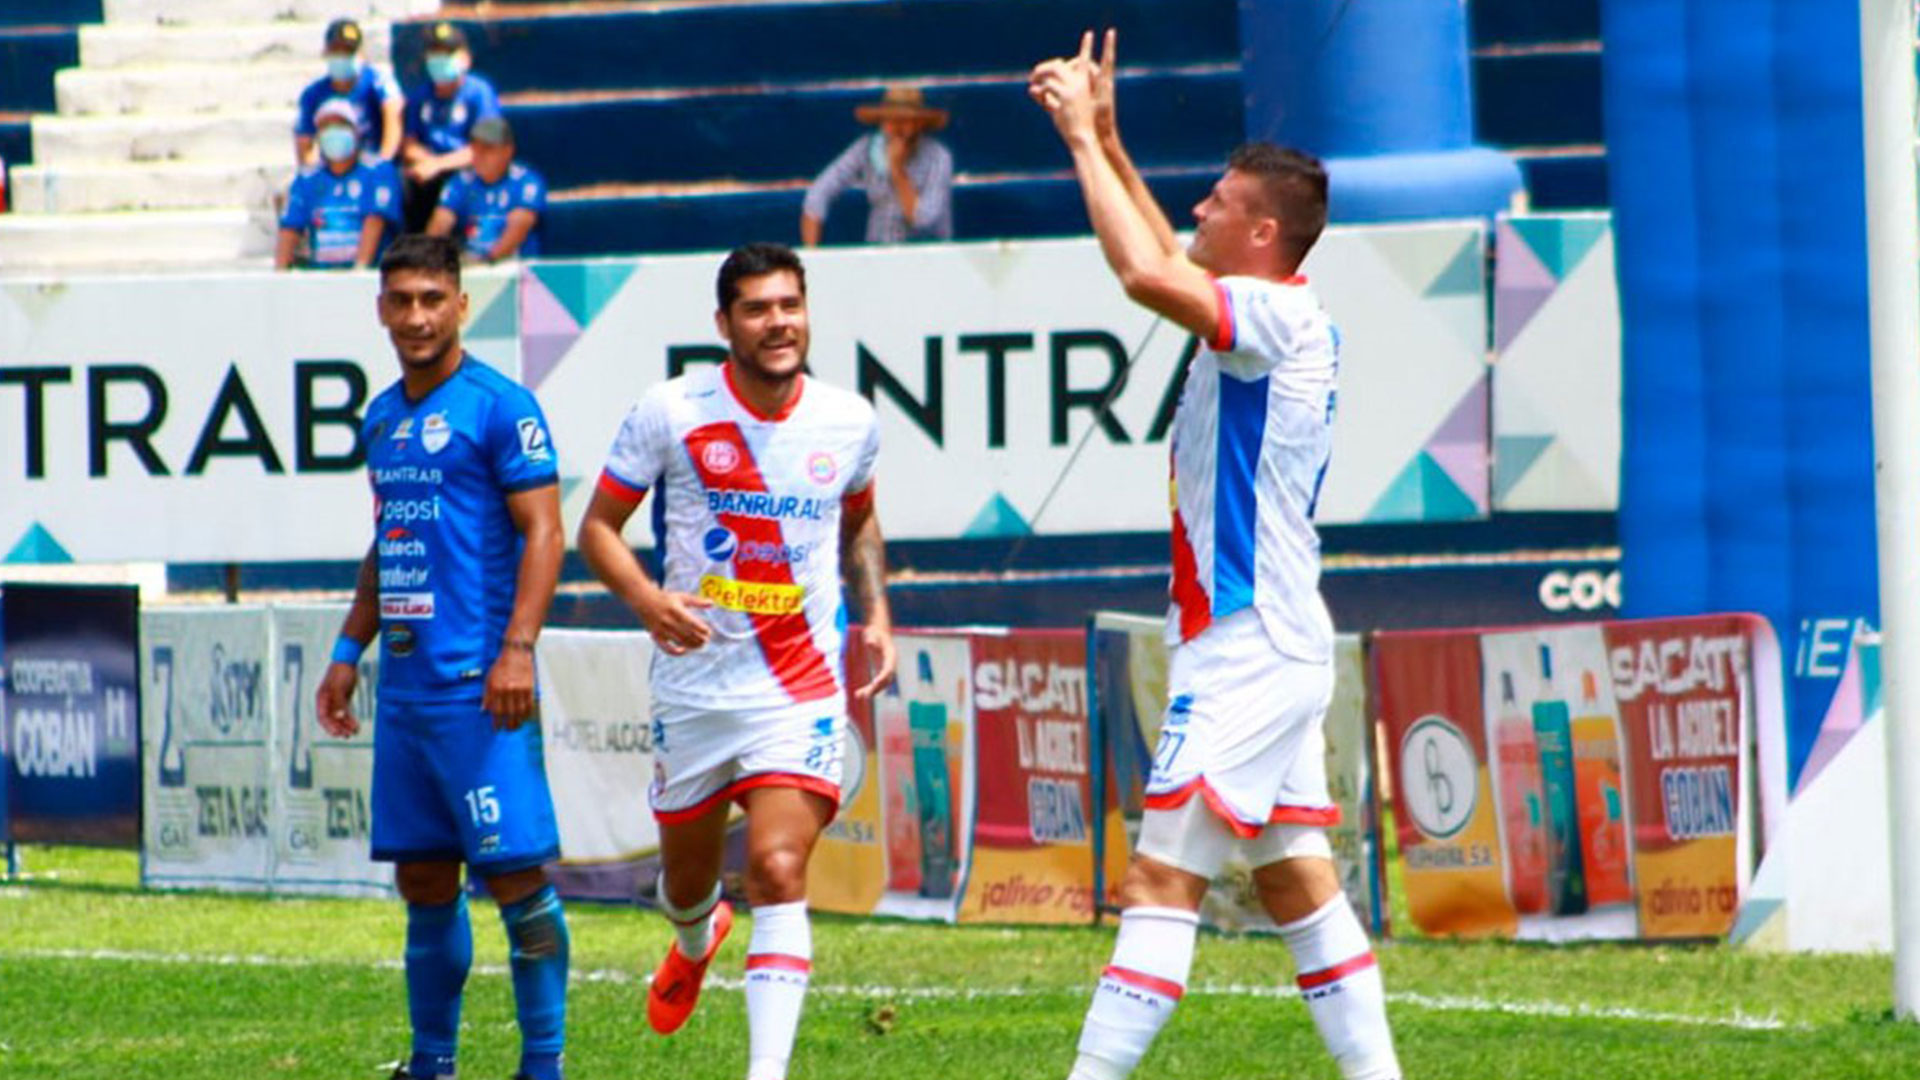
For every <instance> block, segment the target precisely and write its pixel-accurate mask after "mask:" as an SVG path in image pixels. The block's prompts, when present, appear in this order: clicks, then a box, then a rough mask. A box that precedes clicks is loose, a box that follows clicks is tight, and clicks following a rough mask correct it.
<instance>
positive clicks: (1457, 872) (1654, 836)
mask: <svg viewBox="0 0 1920 1080" xmlns="http://www.w3.org/2000/svg"><path fill="white" fill-rule="evenodd" d="M1770 634H1771V632H1770V630H1769V629H1768V628H1767V626H1766V624H1765V623H1764V622H1763V621H1762V620H1759V619H1758V618H1756V617H1753V616H1741V615H1722V616H1703V617H1698V618H1687V619H1656V620H1642V621H1631V622H1609V623H1591V624H1583V625H1576V626H1563V627H1554V628H1532V629H1521V630H1497V631H1496V630H1463V631H1447V632H1435V633H1382V634H1379V635H1377V636H1376V637H1375V639H1374V660H1375V679H1376V683H1375V689H1376V693H1377V695H1378V696H1377V699H1376V700H1377V702H1378V704H1379V706H1380V713H1381V715H1382V718H1383V720H1384V722H1385V723H1386V725H1387V731H1388V740H1387V742H1388V747H1389V750H1390V752H1391V754H1392V758H1393V760H1392V768H1393V770H1394V776H1395V778H1396V794H1397V796H1398V800H1397V802H1398V809H1399V810H1400V811H1401V813H1400V814H1399V815H1398V821H1399V823H1400V842H1401V852H1402V858H1403V859H1404V860H1405V866H1406V871H1407V873H1406V879H1405V880H1406V888H1407V894H1408V905H1409V910H1410V913H1411V914H1412V916H1413V918H1414V921H1415V922H1416V923H1417V924H1419V925H1420V927H1421V928H1422V929H1423V930H1426V931H1428V932H1430V933H1443V934H1485V933H1495V934H1512V935H1513V936H1516V937H1519V938H1523V939H1538V940H1573V939H1581V938H1688V937H1715V936H1721V935H1725V934H1727V933H1729V932H1730V931H1731V930H1732V928H1733V920H1734V916H1735V914H1736V913H1737V911H1738V908H1739V901H1740V897H1741V895H1742V893H1743V890H1744V888H1745V885H1746V882H1747V880H1748V877H1749V872H1750V867H1749V866H1748V862H1749V852H1748V847H1749V845H1747V844H1745V843H1744V842H1743V840H1742V837H1743V836H1744V834H1745V832H1746V831H1747V824H1746V822H1747V821H1748V819H1749V816H1750V813H1751V811H1750V808H1749V807H1748V805H1747V799H1746V797H1745V787H1746V781H1745V779H1744V777H1745V776H1746V775H1747V774H1746V771H1745V770H1746V769H1747V768H1748V767H1749V765H1748V759H1749V758H1750V756H1751V755H1750V753H1749V749H1750V747H1751V746H1752V739H1751V736H1750V733H1751V732H1752V731H1753V730H1755V725H1756V723H1757V722H1759V719H1758V718H1762V717H1764V716H1766V715H1773V716H1778V715H1779V710H1780V709H1781V708H1782V705H1781V703H1780V702H1779V701H1778V700H1777V695H1774V696H1773V697H1772V698H1771V699H1770V698H1767V697H1763V696H1762V694H1761V693H1760V691H1759V689H1758V687H1759V686H1762V685H1765V684H1766V681H1765V680H1759V681H1756V680H1755V679H1754V677H1753V676H1754V672H1753V668H1752V665H1753V660H1752V657H1754V656H1755V655H1756V653H1757V651H1758V650H1759V649H1760V643H1761V642H1763V641H1764V640H1767V639H1769V638H1770ZM1465 688H1471V690H1472V692H1473V693H1474V694H1476V695H1477V697H1478V700H1476V701H1467V700H1463V689H1465ZM1769 710H1771V712H1769ZM1476 733H1477V737H1476ZM1479 776H1484V777H1486V778H1487V783H1486V791H1487V792H1488V795H1489V797H1490V803H1491V805H1490V806H1489V807H1487V808H1486V810H1485V811H1484V815H1483V811H1482V809H1481V808H1480V807H1478V806H1467V808H1465V809H1461V806H1462V805H1463V804H1462V801H1461V800H1460V799H1459V798H1457V792H1458V791H1460V790H1462V789H1465V788H1467V787H1470V786H1471V785H1470V783H1469V777H1479ZM1483 822H1485V823H1488V824H1491V826H1492V831H1493V834H1494V835H1493V838H1492V843H1491V851H1486V850H1483V848H1484V847H1485V846H1487V845H1486V841H1485V839H1484V837H1485V832H1486V829H1485V828H1484V827H1483V824H1482V823H1483ZM1462 838H1472V839H1464V840H1463V839H1462ZM1490 869H1492V870H1497V877H1498V885H1499V888H1498V890H1497V891H1495V890H1493V889H1490V888H1489V887H1488V875H1489V872H1490Z"/></svg>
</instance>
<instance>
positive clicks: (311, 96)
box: [293, 19, 406, 165]
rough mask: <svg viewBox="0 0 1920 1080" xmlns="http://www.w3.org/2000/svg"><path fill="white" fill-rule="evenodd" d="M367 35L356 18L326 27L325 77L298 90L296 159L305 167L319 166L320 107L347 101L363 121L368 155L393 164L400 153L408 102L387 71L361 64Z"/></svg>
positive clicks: (361, 134)
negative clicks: (298, 109) (401, 130)
mask: <svg viewBox="0 0 1920 1080" xmlns="http://www.w3.org/2000/svg"><path fill="white" fill-rule="evenodd" d="M364 38H365V35H364V34H362V33H361V31H360V24H359V23H357V22H354V21H353V20H352V19H335V20H333V22H331V23H329V24H327V36H326V42H325V44H324V46H323V47H322V50H321V55H322V56H323V57H325V58H326V62H327V73H326V74H325V75H323V76H321V77H320V78H318V79H315V80H314V81H313V82H312V83H311V84H310V85H308V87H307V88H306V89H305V90H303V91H301V92H300V111H299V113H298V114H297V115H296V116H295V118H294V122H293V154H294V160H295V161H296V162H298V163H299V164H301V165H314V164H317V163H318V162H319V155H318V151H317V148H316V147H315V146H314V141H313V136H314V133H315V130H316V119H317V117H318V116H319V113H320V106H322V105H325V104H326V103H327V102H329V101H333V100H335V99H344V100H346V101H347V102H348V103H349V104H351V105H352V106H353V107H354V110H355V112H356V114H357V115H358V116H359V117H360V145H361V146H362V147H364V148H365V149H366V152H367V153H369V154H373V155H376V156H378V157H379V158H381V159H382V160H387V161H391V160H392V159H393V155H394V154H395V153H398V152H399V150H400V124H401V113H402V111H403V110H404V109H405V108H406V99H405V98H403V97H402V96H401V95H400V85H399V84H398V83H396V82H394V81H393V76H392V75H389V74H388V73H387V72H385V71H384V70H382V69H380V68H377V67H375V66H373V65H372V64H364V63H361V62H360V44H361V42H362V41H363V40H364Z"/></svg>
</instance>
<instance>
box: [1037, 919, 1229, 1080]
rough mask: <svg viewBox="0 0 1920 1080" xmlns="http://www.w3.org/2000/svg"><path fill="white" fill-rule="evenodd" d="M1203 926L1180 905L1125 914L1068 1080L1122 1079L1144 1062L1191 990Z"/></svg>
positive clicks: (1089, 1010) (1090, 1008)
mask: <svg viewBox="0 0 1920 1080" xmlns="http://www.w3.org/2000/svg"><path fill="white" fill-rule="evenodd" d="M1199 926H1200V916H1199V915H1197V914H1195V913H1193V912H1191V911H1182V910H1180V909H1179V908H1156V907H1134V908H1128V909H1127V910H1126V911H1125V912H1122V913H1121V915H1120V936H1119V938H1118V939H1117V940H1116V941H1115V942H1114V944H1113V961H1112V963H1110V964H1108V965H1107V970H1106V971H1104V972H1102V973H1101V975H1100V985H1099V986H1098V987H1097V988H1095V990H1094V992H1093V1004H1092V1005H1090V1006H1088V1008H1087V1021H1086V1025H1085V1026H1084V1027H1082V1028H1081V1029H1080V1057H1079V1059H1078V1060H1077V1061H1075V1062H1074V1065H1073V1073H1072V1075H1071V1076H1070V1077H1069V1080H1123V1078H1124V1077H1125V1076H1126V1075H1127V1074H1128V1073H1130V1072H1132V1071H1133V1067H1134V1066H1135V1065H1138V1064H1139V1063H1140V1059H1141V1058H1142V1057H1144V1056H1145V1055H1146V1052H1147V1048H1148V1047H1149V1046H1152V1045H1153V1038H1154V1036H1155V1035H1158V1034H1159V1033H1160V1028H1161V1027H1162V1026H1163V1025H1164V1024H1166V1022H1167V1018H1168V1017H1170V1016H1172V1015H1173V1007H1174V1006H1175V1005H1176V1004H1178V1003H1179V1001H1180V995H1181V994H1182V993H1184V992H1185V991H1186V988H1187V974H1188V972H1189V971H1190V970H1191V969H1192V967H1193V935H1194V932H1195V931H1196V930H1197V929H1198V928H1199Z"/></svg>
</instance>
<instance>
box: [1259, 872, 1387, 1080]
mask: <svg viewBox="0 0 1920 1080" xmlns="http://www.w3.org/2000/svg"><path fill="white" fill-rule="evenodd" d="M1280 934H1281V936H1282V937H1284V938H1285V939H1286V942H1287V947H1288V948H1289V949H1291V950H1293V961H1294V966H1295V967H1296V968H1298V969H1299V972H1300V975H1299V978H1298V979H1297V980H1296V981H1297V982H1298V983H1299V985H1300V997H1301V999H1302V1000H1304V1001H1305V1002H1306V1003H1307V1011H1308V1012H1309V1013H1311V1014H1312V1016H1313V1024H1314V1026H1315V1027H1316V1028H1319V1029H1320V1039H1321V1041H1322V1042H1324V1043H1326V1044H1327V1050H1328V1052H1329V1053H1331V1054H1332V1055H1333V1058H1334V1060H1335V1061H1337V1062H1339V1063H1340V1072H1341V1075H1342V1076H1345V1077H1346V1080H1400V1062H1399V1059H1398V1058H1396V1057H1395V1056H1394V1053H1393V1032H1392V1031H1391V1030H1390V1029H1389V1028H1388V1027H1387V995H1386V989H1385V987H1384V986H1383V985H1382V984H1381V982H1380V968H1379V965H1377V964H1376V963H1374V959H1373V946H1372V944H1371V943H1370V942H1368V941H1367V932H1366V931H1365V930H1364V929H1362V928H1361V926H1360V920H1359V919H1357V918H1355V917H1354V914H1353V908H1351V907H1350V906H1348V904H1347V898H1346V897H1345V896H1335V897H1334V898H1333V899H1332V900H1329V901H1327V903H1326V906H1324V907H1322V908H1321V909H1320V910H1318V911H1316V912H1314V913H1313V914H1311V915H1309V916H1307V917H1306V918H1304V919H1301V920H1300V921H1298V922H1291V923H1288V924H1286V925H1285V926H1282V927H1281V928H1280Z"/></svg>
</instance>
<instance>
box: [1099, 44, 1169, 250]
mask: <svg viewBox="0 0 1920 1080" xmlns="http://www.w3.org/2000/svg"><path fill="white" fill-rule="evenodd" d="M1119 39H1120V32H1119V31H1118V30H1111V29H1110V30H1108V31H1107V35H1106V40H1105V41H1104V42H1103V43H1102V44H1101V47H1100V62H1099V65H1098V66H1097V67H1095V68H1094V73H1093V127H1094V131H1095V133H1096V134H1097V135H1099V137H1100V150H1101V152H1102V153H1104V154H1105V155H1106V157H1107V163H1108V164H1109V165H1112V166H1113V171H1114V173H1115V175H1117V176H1119V177H1120V183H1121V185H1122V186H1124V187H1125V188H1126V189H1127V196H1128V197H1129V198H1131V199H1132V200H1133V205H1134V206H1135V207H1137V208H1138V209H1139V211H1140V216H1141V217H1144V218H1146V219H1147V225H1148V227H1150V228H1151V229H1152V230H1153V234H1154V237H1155V239H1157V240H1158V241H1159V242H1160V249H1161V250H1162V251H1165V252H1166V253H1167V254H1169V255H1172V254H1176V253H1178V252H1179V251H1180V239H1179V237H1177V236H1176V235H1175V234H1174V231H1173V223H1172V222H1171V221H1169V220H1167V214H1166V211H1164V210H1162V209H1161V208H1160V202H1159V200H1157V199H1155V198H1154V197H1153V192H1152V191H1149V190H1148V189H1147V183H1146V181H1145V180H1142V179H1141V178H1140V170H1139V169H1137V168H1135V167H1134V165H1133V158H1132V157H1131V156H1129V155H1128V154H1127V148H1126V146H1125V145H1124V144H1123V143H1122V142H1121V139H1120V121H1119V116H1118V113H1117V111H1116V109H1115V105H1114V99H1115V96H1116V95H1115V93H1114V76H1115V73H1116V70H1117V69H1118V68H1119V66H1120V52H1119Z"/></svg>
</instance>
